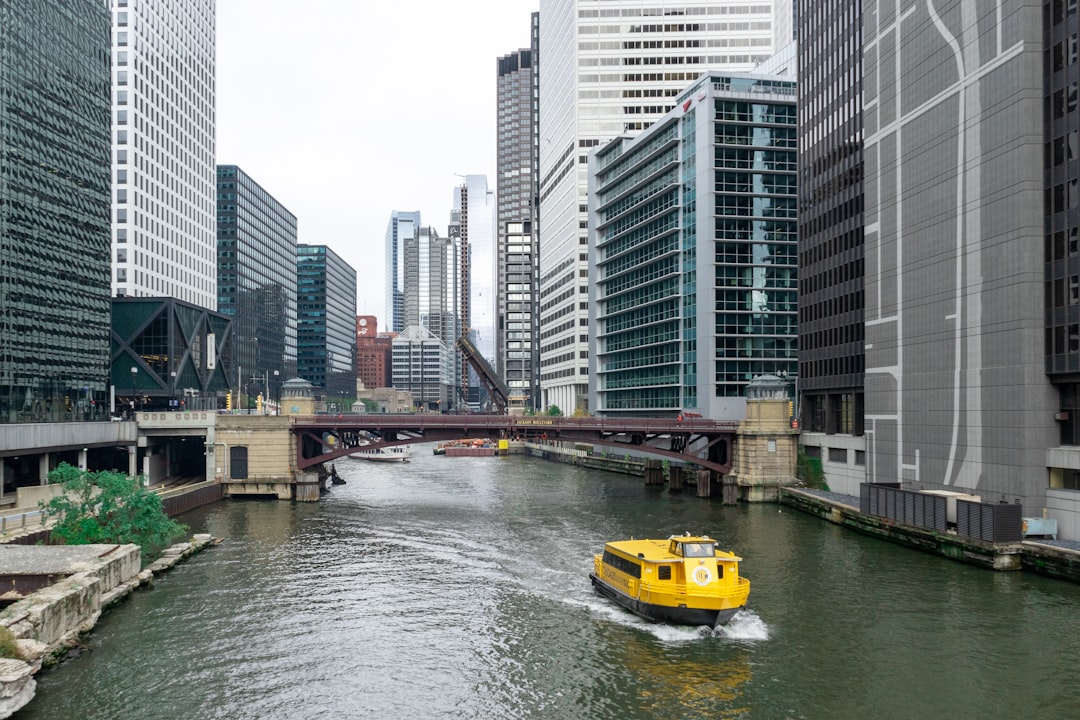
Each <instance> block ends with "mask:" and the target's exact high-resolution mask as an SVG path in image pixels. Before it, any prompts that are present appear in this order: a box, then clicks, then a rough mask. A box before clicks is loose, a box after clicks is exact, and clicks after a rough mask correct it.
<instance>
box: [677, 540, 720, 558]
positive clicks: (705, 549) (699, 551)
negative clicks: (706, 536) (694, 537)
mask: <svg viewBox="0 0 1080 720" xmlns="http://www.w3.org/2000/svg"><path fill="white" fill-rule="evenodd" d="M715 554H716V551H715V550H714V549H713V544H712V543H702V542H691V543H683V557H688V558H701V557H712V556H713V555H715Z"/></svg>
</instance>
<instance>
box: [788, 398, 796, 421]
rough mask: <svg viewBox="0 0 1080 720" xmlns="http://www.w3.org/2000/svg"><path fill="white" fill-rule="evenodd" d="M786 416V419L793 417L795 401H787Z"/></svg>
mask: <svg viewBox="0 0 1080 720" xmlns="http://www.w3.org/2000/svg"><path fill="white" fill-rule="evenodd" d="M787 414H788V417H795V401H794V400H788V401H787Z"/></svg>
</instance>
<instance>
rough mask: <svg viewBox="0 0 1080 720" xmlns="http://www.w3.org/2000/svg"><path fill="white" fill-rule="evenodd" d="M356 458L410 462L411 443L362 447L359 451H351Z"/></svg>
mask: <svg viewBox="0 0 1080 720" xmlns="http://www.w3.org/2000/svg"><path fill="white" fill-rule="evenodd" d="M349 457H351V458H353V459H354V460H371V461H372V462H408V461H409V459H410V458H412V446H411V445H395V446H394V447H380V448H371V449H367V450H365V449H360V450H359V451H358V452H354V453H349Z"/></svg>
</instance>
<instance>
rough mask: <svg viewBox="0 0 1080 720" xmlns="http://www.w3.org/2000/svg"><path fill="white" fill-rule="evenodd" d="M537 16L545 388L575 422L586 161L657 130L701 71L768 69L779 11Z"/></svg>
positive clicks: (618, 1) (580, 401) (710, 7)
mask: <svg viewBox="0 0 1080 720" xmlns="http://www.w3.org/2000/svg"><path fill="white" fill-rule="evenodd" d="M540 17H541V18H542V21H543V22H542V32H541V33H540V56H541V57H542V58H543V74H542V76H541V92H540V110H539V123H540V130H539V192H538V198H539V216H540V228H541V233H540V303H539V308H540V328H541V347H540V360H541V364H542V368H543V369H542V371H541V376H540V384H541V388H542V396H543V397H542V403H543V405H544V406H550V405H557V406H558V407H559V408H560V409H562V410H563V411H564V412H572V411H574V410H585V409H586V405H587V391H588V380H589V377H588V372H589V360H590V358H589V351H588V348H589V327H588V322H589V301H588V293H589V283H590V277H589V275H588V264H589V258H588V223H587V218H588V213H587V211H588V206H587V195H586V193H587V187H588V172H587V167H586V165H587V153H588V152H589V149H590V148H594V147H596V146H599V145H600V144H602V143H605V142H608V141H610V140H611V139H613V138H615V137H617V136H620V135H623V134H633V133H638V132H641V131H642V130H644V129H645V128H647V127H649V126H650V125H652V124H653V123H654V122H656V121H657V120H659V119H660V118H662V117H663V116H664V115H665V114H667V113H668V112H670V111H671V110H672V109H673V108H674V107H675V98H676V96H678V95H679V94H680V93H681V92H683V90H685V88H686V87H687V86H688V85H690V84H691V83H693V82H695V81H696V80H697V78H698V77H699V76H700V75H701V74H702V73H703V72H708V71H713V70H719V71H721V72H739V71H748V70H751V69H753V68H754V67H755V66H756V65H757V64H758V63H760V62H762V61H763V60H765V59H767V58H768V57H769V56H770V55H771V54H772V53H773V43H774V38H773V5H772V3H766V2H757V0H732V1H728V2H715V0H686V1H685V2H681V3H679V4H678V5H677V6H671V5H669V4H666V3H653V4H651V5H650V4H648V3H641V2H639V1H638V0H609V1H607V2H596V0H541V2H540ZM784 44H787V39H785V43H784Z"/></svg>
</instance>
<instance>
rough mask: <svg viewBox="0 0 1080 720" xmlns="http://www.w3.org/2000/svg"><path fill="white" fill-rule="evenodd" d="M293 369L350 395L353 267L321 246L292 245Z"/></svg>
mask: <svg viewBox="0 0 1080 720" xmlns="http://www.w3.org/2000/svg"><path fill="white" fill-rule="evenodd" d="M296 285H297V293H296V294H297V330H296V374H297V375H298V376H299V377H302V378H303V379H305V380H307V381H308V382H310V383H311V384H312V385H313V386H315V387H316V388H319V389H321V390H323V391H325V392H326V393H327V394H331V395H346V396H355V394H356V358H355V355H356V270H355V269H354V268H353V267H352V266H351V265H349V264H348V263H347V262H345V261H344V260H342V259H341V258H340V257H339V256H338V254H337V253H335V252H334V251H333V250H331V249H330V248H329V247H327V246H326V245H304V244H301V245H299V246H297V262H296Z"/></svg>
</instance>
